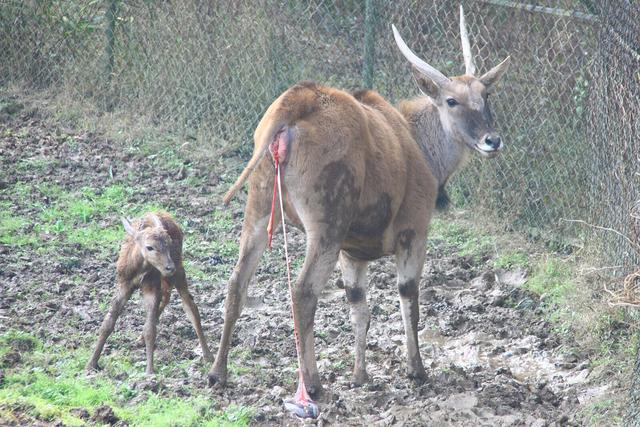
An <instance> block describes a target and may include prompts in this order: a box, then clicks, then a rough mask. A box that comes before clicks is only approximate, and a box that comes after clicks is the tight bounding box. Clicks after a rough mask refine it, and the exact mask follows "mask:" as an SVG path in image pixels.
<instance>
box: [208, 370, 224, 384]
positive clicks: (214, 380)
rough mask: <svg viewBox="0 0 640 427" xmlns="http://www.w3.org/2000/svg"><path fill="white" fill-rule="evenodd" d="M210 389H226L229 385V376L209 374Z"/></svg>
mask: <svg viewBox="0 0 640 427" xmlns="http://www.w3.org/2000/svg"><path fill="white" fill-rule="evenodd" d="M208 378H209V387H224V386H226V385H227V376H226V375H220V374H217V373H214V372H210V373H209V377H208Z"/></svg>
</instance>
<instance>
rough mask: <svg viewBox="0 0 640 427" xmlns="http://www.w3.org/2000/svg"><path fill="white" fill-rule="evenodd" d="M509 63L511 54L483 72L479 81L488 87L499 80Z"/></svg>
mask: <svg viewBox="0 0 640 427" xmlns="http://www.w3.org/2000/svg"><path fill="white" fill-rule="evenodd" d="M510 63H511V56H507V58H506V59H505V60H504V61H502V62H501V63H499V64H498V65H496V66H495V67H493V68H492V69H490V70H489V71H487V72H486V73H484V74H483V75H482V77H480V81H481V82H482V84H483V85H485V86H487V87H489V86H491V85H493V84H494V83H496V82H497V81H498V80H500V78H501V77H502V75H503V74H504V72H505V71H507V69H508V68H509V64H510Z"/></svg>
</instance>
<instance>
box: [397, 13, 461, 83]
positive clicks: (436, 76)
mask: <svg viewBox="0 0 640 427" xmlns="http://www.w3.org/2000/svg"><path fill="white" fill-rule="evenodd" d="M391 28H392V29H393V37H394V38H395V40H396V44H397V45H398V48H399V49H400V52H402V54H403V55H404V57H405V58H407V59H408V60H409V62H410V63H412V64H413V65H414V66H415V67H416V68H417V69H418V70H420V71H421V72H422V73H424V74H425V75H426V76H427V77H429V78H430V79H431V80H433V81H434V82H435V83H436V84H437V85H438V86H441V87H442V86H447V85H448V84H449V83H451V80H449V78H448V77H447V76H445V75H444V74H442V73H441V72H440V71H438V70H436V69H435V68H433V67H432V66H431V65H429V64H427V63H426V62H424V61H423V60H422V59H420V58H418V56H417V55H416V54H415V53H413V52H412V51H411V49H409V46H407V44H406V43H405V42H404V40H402V37H400V33H399V32H398V30H397V29H396V26H395V25H393V24H392V25H391Z"/></svg>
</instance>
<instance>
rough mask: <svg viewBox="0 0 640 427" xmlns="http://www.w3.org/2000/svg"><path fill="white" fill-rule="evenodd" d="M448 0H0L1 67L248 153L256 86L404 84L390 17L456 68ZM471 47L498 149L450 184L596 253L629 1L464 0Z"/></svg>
mask: <svg viewBox="0 0 640 427" xmlns="http://www.w3.org/2000/svg"><path fill="white" fill-rule="evenodd" d="M458 3H459V2H458V1H449V0H438V1H433V2H431V1H426V2H425V1H423V0H420V1H417V0H400V1H396V2H381V1H378V0H366V1H355V0H311V1H275V0H260V1H246V0H239V1H238V0H234V1H232V0H227V1H204V0H185V1H180V2H174V1H149V0H137V1H134V0H103V1H71V0H66V1H65V0H58V1H56V0H50V1H35V0H34V1H3V2H0V52H1V55H2V57H1V59H2V60H1V61H0V84H1V85H3V86H12V87H20V88H28V89H47V90H49V91H51V90H53V91H59V92H64V93H67V94H70V95H71V96H73V97H79V98H83V99H86V100H89V101H91V102H93V103H95V105H97V106H98V107H99V108H102V109H105V110H120V111H124V112H131V114H135V115H143V116H146V117H147V118H149V119H150V120H152V121H153V122H154V123H156V124H159V125H162V126H163V127H164V128H167V129H169V130H173V131H177V132H188V133H191V134H195V135H198V136H199V137H201V138H202V139H203V140H206V141H207V143H208V144H210V146H211V149H212V150H214V151H216V152H219V153H229V152H234V153H240V154H242V155H248V154H249V152H250V150H251V147H252V144H251V142H250V141H251V136H252V133H253V129H254V128H255V126H256V124H257V122H258V121H259V119H260V117H261V115H262V114H263V113H264V111H265V109H266V108H267V107H268V106H269V104H270V103H271V102H272V101H273V100H274V99H275V98H276V97H277V96H278V95H279V94H280V93H281V92H283V91H284V90H285V89H286V88H287V87H289V86H290V85H292V84H294V83H295V82H297V81H300V80H315V81H318V82H321V83H323V84H327V85H333V86H337V87H341V88H344V89H346V90H355V89H358V88H361V87H362V86H371V87H372V88H374V89H376V90H378V91H379V92H380V93H381V94H382V95H384V96H385V97H387V98H388V99H389V100H390V101H392V102H396V101H398V100H400V99H401V98H405V97H411V96H415V95H416V94H417V90H416V88H415V86H414V84H413V82H412V80H411V76H410V70H409V66H408V64H407V62H406V61H405V60H404V59H403V58H402V57H401V55H400V54H399V52H398V50H397V48H396V47H395V45H394V43H393V38H392V34H391V31H390V24H391V23H394V24H395V25H396V26H397V27H398V28H399V30H400V32H401V33H402V35H403V37H404V38H405V40H407V42H408V43H409V45H410V47H411V48H412V49H413V50H414V51H416V52H418V53H419V55H420V56H422V57H423V58H425V59H426V60H427V61H428V62H429V63H430V64H432V65H433V66H435V67H436V68H438V69H440V70H441V71H442V72H443V73H444V74H447V75H458V74H462V73H463V61H462V53H461V48H460V39H459V28H458V19H459V18H458ZM462 3H463V4H464V6H465V10H466V15H467V25H468V27H469V32H470V36H471V41H472V49H473V51H474V54H475V61H476V64H477V66H478V68H479V70H480V72H483V71H486V70H488V69H489V68H491V67H492V66H493V65H496V64H497V63H498V62H499V61H501V60H502V59H504V58H505V57H506V56H507V55H511V57H512V66H511V68H510V70H509V71H508V73H507V75H506V77H505V78H504V79H503V81H502V82H501V84H500V87H499V90H498V91H497V92H496V93H495V96H494V97H493V98H492V105H493V109H494V115H495V117H496V122H497V125H498V128H499V129H500V131H501V134H502V135H503V138H504V139H505V140H506V141H507V150H506V151H505V152H504V155H503V156H501V157H500V158H499V159H498V160H496V161H490V162H489V161H480V160H473V161H472V163H471V165H470V167H469V168H467V169H466V170H465V171H464V172H463V173H461V174H460V175H459V176H457V177H456V179H455V180H454V181H453V182H452V189H451V194H452V196H453V198H454V201H456V203H458V204H464V205H465V206H467V207H469V208H470V209H474V210H477V211H478V213H479V214H484V215H491V216H495V217H496V218H497V219H499V220H500V221H503V222H504V223H505V224H507V225H508V226H509V227H511V228H513V229H518V230H520V231H524V232H526V233H528V234H529V235H530V236H532V237H537V236H541V235H545V239H547V241H549V236H551V240H550V241H552V242H555V243H557V244H558V245H559V247H565V245H566V244H567V242H574V241H580V242H588V243H589V244H591V245H593V246H594V247H597V248H598V250H599V251H600V253H601V254H602V255H603V262H606V263H613V264H614V265H624V266H627V267H629V266H631V265H632V264H635V263H636V262H637V261H638V260H637V258H635V256H634V252H633V250H632V247H631V245H630V244H629V243H628V241H627V240H625V238H623V237H621V236H620V235H618V234H616V233H613V232H600V231H596V229H594V228H589V227H585V226H584V225H583V224H578V223H576V222H572V220H583V221H585V222H588V223H590V224H594V225H598V226H602V227H608V228H611V229H615V230H617V231H619V232H620V233H622V234H627V233H628V231H629V216H628V212H629V210H630V209H631V207H632V206H633V204H634V202H635V201H637V200H638V199H640V195H639V194H638V193H639V192H638V188H639V185H638V184H639V181H640V166H639V164H640V157H639V156H640V154H639V150H638V148H637V144H638V141H640V124H639V123H640V120H639V119H640V117H638V116H639V114H640V106H639V99H640V93H639V92H640V90H639V88H640V71H639V69H640V4H639V3H638V2H634V1H630V0H610V1H607V2H596V1H592V0H555V1H554V0H547V1H538V2H535V3H534V0H531V1H530V2H529V3H522V2H518V1H507V0H475V1H472V0H465V1H463V2H462Z"/></svg>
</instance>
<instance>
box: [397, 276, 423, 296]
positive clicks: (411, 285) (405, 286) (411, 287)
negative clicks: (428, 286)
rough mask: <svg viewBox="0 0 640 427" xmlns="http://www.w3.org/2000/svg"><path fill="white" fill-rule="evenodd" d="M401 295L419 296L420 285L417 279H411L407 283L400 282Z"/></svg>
mask: <svg viewBox="0 0 640 427" xmlns="http://www.w3.org/2000/svg"><path fill="white" fill-rule="evenodd" d="M398 291H399V292H400V296H401V297H404V298H413V297H417V296H418V285H417V284H416V281H415V280H413V279H411V280H409V281H408V282H406V283H400V284H398Z"/></svg>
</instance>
